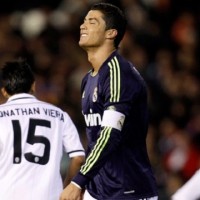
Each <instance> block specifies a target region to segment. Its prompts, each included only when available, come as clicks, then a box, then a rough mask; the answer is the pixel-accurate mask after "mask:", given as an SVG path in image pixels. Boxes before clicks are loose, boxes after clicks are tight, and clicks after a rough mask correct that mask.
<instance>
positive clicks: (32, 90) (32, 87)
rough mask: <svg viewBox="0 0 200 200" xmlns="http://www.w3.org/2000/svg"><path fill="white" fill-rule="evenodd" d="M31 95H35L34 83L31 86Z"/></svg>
mask: <svg viewBox="0 0 200 200" xmlns="http://www.w3.org/2000/svg"><path fill="white" fill-rule="evenodd" d="M30 93H31V94H34V93H35V82H33V84H32V85H31V91H30Z"/></svg>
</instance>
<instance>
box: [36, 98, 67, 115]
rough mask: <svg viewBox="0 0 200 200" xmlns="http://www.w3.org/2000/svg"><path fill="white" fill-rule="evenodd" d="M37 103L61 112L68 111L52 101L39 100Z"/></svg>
mask: <svg viewBox="0 0 200 200" xmlns="http://www.w3.org/2000/svg"><path fill="white" fill-rule="evenodd" d="M37 103H38V104H39V105H40V106H41V107H44V108H47V109H51V110H57V111H59V112H63V113H66V111H64V110H63V109H61V108H60V107H58V106H56V105H54V104H52V103H49V102H45V101H41V100H37Z"/></svg>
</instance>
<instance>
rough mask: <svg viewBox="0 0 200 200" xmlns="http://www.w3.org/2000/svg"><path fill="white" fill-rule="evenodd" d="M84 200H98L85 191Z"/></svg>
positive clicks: (146, 199) (145, 199)
mask: <svg viewBox="0 0 200 200" xmlns="http://www.w3.org/2000/svg"><path fill="white" fill-rule="evenodd" d="M83 200H97V199H95V198H94V197H92V196H91V195H90V194H89V192H88V191H87V190H85V194H84V197H83ZM139 200H158V197H157V196H156V197H151V198H144V199H139Z"/></svg>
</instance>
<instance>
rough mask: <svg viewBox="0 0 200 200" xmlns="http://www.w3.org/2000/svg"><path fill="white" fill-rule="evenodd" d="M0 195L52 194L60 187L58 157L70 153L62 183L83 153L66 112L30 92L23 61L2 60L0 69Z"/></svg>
mask: <svg viewBox="0 0 200 200" xmlns="http://www.w3.org/2000/svg"><path fill="white" fill-rule="evenodd" d="M1 79H2V80H1V82H2V83H1V84H2V89H1V91H2V94H3V95H4V96H5V97H6V98H8V100H7V102H6V103H4V104H2V105H0V200H58V199H59V195H60V193H61V191H62V190H63V183H62V177H61V175H60V162H61V158H62V154H63V150H64V151H65V152H66V153H67V154H68V155H69V157H70V164H69V169H68V171H67V169H66V171H67V172H68V173H67V174H68V176H67V177H66V184H67V183H69V181H70V179H71V177H72V176H74V174H75V173H76V172H77V171H78V170H79V168H80V166H81V164H83V162H84V159H85V152H84V148H83V146H82V144H81V142H80V138H79V135H78V132H77V129H76V127H75V125H74V123H73V122H72V120H71V118H70V117H69V115H68V114H67V113H66V112H64V111H62V110H61V109H59V108H58V107H56V106H54V105H51V104H49V103H46V102H42V101H39V100H38V99H37V98H36V97H35V96H34V95H33V92H34V88H35V78H34V75H33V72H32V71H31V68H30V66H29V65H28V63H26V62H24V61H11V62H7V63H6V64H5V65H4V66H3V67H2V69H1Z"/></svg>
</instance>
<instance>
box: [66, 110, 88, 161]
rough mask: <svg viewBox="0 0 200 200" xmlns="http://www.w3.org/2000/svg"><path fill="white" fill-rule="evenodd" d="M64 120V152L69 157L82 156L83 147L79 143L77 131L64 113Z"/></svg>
mask: <svg viewBox="0 0 200 200" xmlns="http://www.w3.org/2000/svg"><path fill="white" fill-rule="evenodd" d="M65 119H66V121H67V123H66V125H65V127H64V131H63V145H64V150H65V152H66V153H67V154H68V155H69V157H70V158H71V157H75V156H81V155H82V156H84V155H85V153H84V150H83V146H82V144H81V143H80V139H79V134H78V131H77V129H76V127H75V125H74V123H73V122H72V120H71V118H70V117H69V115H68V114H67V113H65Z"/></svg>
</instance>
